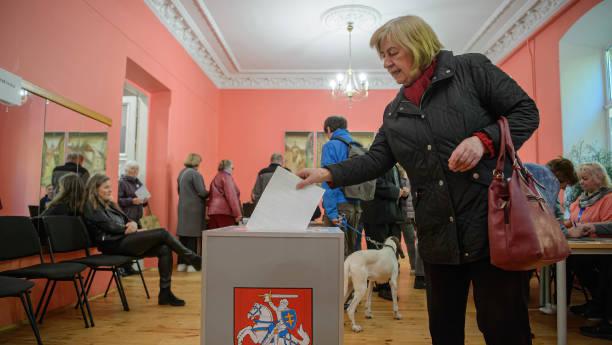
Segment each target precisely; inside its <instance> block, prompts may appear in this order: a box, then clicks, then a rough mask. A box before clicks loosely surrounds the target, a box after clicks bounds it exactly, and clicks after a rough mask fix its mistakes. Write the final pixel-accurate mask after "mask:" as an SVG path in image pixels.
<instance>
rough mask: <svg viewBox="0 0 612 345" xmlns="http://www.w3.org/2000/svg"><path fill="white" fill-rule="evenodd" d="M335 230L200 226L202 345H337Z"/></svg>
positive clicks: (339, 238)
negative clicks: (201, 232) (201, 234)
mask: <svg viewBox="0 0 612 345" xmlns="http://www.w3.org/2000/svg"><path fill="white" fill-rule="evenodd" d="M343 246H344V235H343V233H342V231H341V230H340V229H338V228H327V227H309V228H307V229H306V230H304V231H299V232H295V231H286V232H284V231H256V232H255V231H249V230H248V229H247V228H246V227H244V226H232V227H227V228H221V229H216V230H208V231H204V232H203V236H202V253H203V265H202V331H201V337H200V339H201V344H203V345H231V344H243V345H250V344H294V345H312V344H320V345H337V344H342V334H343V301H342V299H343V296H342V295H343V259H344V257H343V253H344V248H343Z"/></svg>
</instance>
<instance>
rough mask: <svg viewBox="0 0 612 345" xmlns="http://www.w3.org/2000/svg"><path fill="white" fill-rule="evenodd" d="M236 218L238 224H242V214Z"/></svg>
mask: <svg viewBox="0 0 612 345" xmlns="http://www.w3.org/2000/svg"><path fill="white" fill-rule="evenodd" d="M235 219H236V224H240V221H241V220H242V216H238V217H236V218H235Z"/></svg>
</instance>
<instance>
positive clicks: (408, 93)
mask: <svg viewBox="0 0 612 345" xmlns="http://www.w3.org/2000/svg"><path fill="white" fill-rule="evenodd" d="M435 70H436V60H433V61H432V62H431V65H429V67H427V68H426V69H425V70H424V71H423V73H422V74H421V76H420V77H419V79H417V80H415V81H414V82H413V83H412V85H410V86H408V87H406V88H404V97H406V98H407V99H408V100H409V101H410V102H412V103H414V104H415V105H416V106H417V107H418V106H420V105H421V97H423V94H424V93H425V90H427V88H428V87H429V84H431V78H432V77H433V75H434V71H435Z"/></svg>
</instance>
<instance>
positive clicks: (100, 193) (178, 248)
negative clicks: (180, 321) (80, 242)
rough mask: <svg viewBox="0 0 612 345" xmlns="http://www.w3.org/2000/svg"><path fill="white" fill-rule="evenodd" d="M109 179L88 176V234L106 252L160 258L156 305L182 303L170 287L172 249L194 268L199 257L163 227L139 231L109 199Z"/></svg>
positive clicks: (85, 216) (85, 208)
mask: <svg viewBox="0 0 612 345" xmlns="http://www.w3.org/2000/svg"><path fill="white" fill-rule="evenodd" d="M112 193H113V190H112V187H111V183H110V178H109V177H108V176H106V175H104V174H95V175H93V176H92V177H90V178H89V181H88V182H87V188H86V193H85V196H86V197H85V202H84V205H85V206H84V218H85V223H86V224H87V226H88V228H89V231H90V233H93V234H95V239H94V240H95V242H96V245H97V246H98V249H100V251H102V253H105V254H118V255H127V256H136V257H141V256H145V257H155V256H157V257H158V259H159V261H158V264H157V267H158V269H159V288H160V290H159V297H158V304H160V305H168V304H169V305H172V306H184V305H185V301H183V300H182V299H179V298H177V297H176V296H175V295H174V294H173V293H172V291H171V290H170V282H171V278H172V265H173V263H172V252H175V253H177V254H178V255H179V256H182V257H184V258H185V260H186V261H187V262H189V264H190V265H193V266H194V267H196V268H198V269H199V268H200V267H201V266H202V258H201V257H200V256H199V255H197V254H196V253H194V252H193V251H191V250H189V249H187V248H185V246H183V245H182V244H181V243H180V242H179V241H178V240H177V239H176V238H175V237H174V236H172V235H171V234H170V233H169V232H167V231H166V230H165V229H153V230H146V231H139V230H138V225H137V224H136V222H134V221H132V220H130V219H129V218H128V217H127V216H126V215H125V214H124V213H123V212H122V211H121V210H120V209H119V206H117V204H116V203H115V202H113V200H112Z"/></svg>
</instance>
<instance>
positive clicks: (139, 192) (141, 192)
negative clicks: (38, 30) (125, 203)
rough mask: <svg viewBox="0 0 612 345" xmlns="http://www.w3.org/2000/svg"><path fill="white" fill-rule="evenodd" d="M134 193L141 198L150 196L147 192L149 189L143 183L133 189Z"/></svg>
mask: <svg viewBox="0 0 612 345" xmlns="http://www.w3.org/2000/svg"><path fill="white" fill-rule="evenodd" d="M134 194H136V196H137V197H138V199H142V200H144V199H148V198H150V197H151V193H149V190H148V189H147V187H145V185H144V184H143V185H142V186H140V188H138V189H136V191H134Z"/></svg>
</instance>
